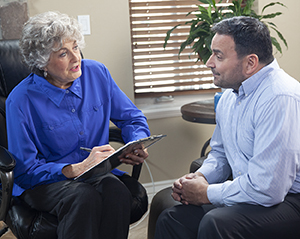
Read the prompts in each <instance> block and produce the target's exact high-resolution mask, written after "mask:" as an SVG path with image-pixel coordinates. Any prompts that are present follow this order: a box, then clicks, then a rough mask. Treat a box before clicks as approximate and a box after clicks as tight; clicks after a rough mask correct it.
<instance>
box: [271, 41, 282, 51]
mask: <svg viewBox="0 0 300 239" xmlns="http://www.w3.org/2000/svg"><path fill="white" fill-rule="evenodd" d="M271 40H272V44H273V45H274V46H275V47H276V49H277V50H278V51H279V52H280V53H281V54H282V50H281V46H280V44H279V43H278V41H277V39H276V38H275V37H271Z"/></svg>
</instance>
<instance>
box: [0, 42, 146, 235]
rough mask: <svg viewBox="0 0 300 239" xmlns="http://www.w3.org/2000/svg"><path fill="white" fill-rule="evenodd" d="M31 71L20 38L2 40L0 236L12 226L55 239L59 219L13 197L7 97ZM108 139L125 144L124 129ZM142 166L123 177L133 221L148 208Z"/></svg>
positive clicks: (23, 232)
mask: <svg viewBox="0 0 300 239" xmlns="http://www.w3.org/2000/svg"><path fill="white" fill-rule="evenodd" d="M29 73H30V72H29V70H28V69H27V68H26V67H25V66H24V65H23V64H22V63H21V57H20V54H19V43H18V40H7V41H0V178H1V184H2V190H0V201H1V205H0V221H4V222H5V224H6V225H7V227H4V228H3V229H2V230H0V237H1V236H2V235H3V234H4V233H5V232H6V231H7V230H8V228H10V230H11V231H12V232H13V234H14V235H15V236H16V237H17V238H20V239H29V238H43V239H48V238H49V239H54V238H57V235H56V227H57V218H56V217H55V216H53V215H51V214H49V213H47V212H41V211H37V210H35V209H32V208H31V207H29V206H28V205H27V204H26V203H25V202H24V201H22V200H20V198H18V197H14V196H12V186H13V181H14V174H13V169H14V167H15V164H16V162H15V160H14V158H13V157H12V155H11V154H10V153H9V151H8V150H7V136H6V119H5V100H6V98H7V96H8V94H9V92H10V91H11V90H12V89H13V88H14V87H15V86H16V85H17V84H18V83H19V82H20V81H21V80H22V79H24V78H25V77H26V76H27V75H28V74H29ZM109 140H110V142H119V143H122V144H124V142H123V139H122V137H121V130H119V129H118V128H115V127H112V128H110V132H109ZM141 167H142V165H137V166H133V169H132V175H131V176H129V175H128V174H124V175H123V176H121V177H120V179H121V180H122V182H123V183H124V184H125V185H126V186H127V187H128V189H129V190H130V192H131V194H132V197H133V203H132V207H131V218H130V222H131V223H134V222H136V221H138V220H139V219H140V218H141V217H142V216H143V215H144V214H145V212H146V211H147V210H148V197H147V192H146V190H145V188H144V187H143V186H142V185H141V184H140V183H139V182H138V178H139V175H140V171H141Z"/></svg>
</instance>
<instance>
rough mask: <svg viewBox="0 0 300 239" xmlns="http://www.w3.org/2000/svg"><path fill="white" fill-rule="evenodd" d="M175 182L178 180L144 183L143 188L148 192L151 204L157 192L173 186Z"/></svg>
mask: <svg viewBox="0 0 300 239" xmlns="http://www.w3.org/2000/svg"><path fill="white" fill-rule="evenodd" d="M175 180H176V179H171V180H164V181H158V182H153V183H144V184H143V186H144V187H145V189H146V191H147V194H148V200H149V203H150V202H151V201H152V198H153V197H154V195H155V194H156V193H157V192H159V191H160V190H162V189H164V188H167V187H170V186H172V185H173V183H174V181H175Z"/></svg>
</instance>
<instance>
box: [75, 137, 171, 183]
mask: <svg viewBox="0 0 300 239" xmlns="http://www.w3.org/2000/svg"><path fill="white" fill-rule="evenodd" d="M164 137H166V135H162V134H161V135H152V136H149V137H147V138H143V139H139V140H136V141H131V142H129V143H127V144H125V145H124V146H122V147H120V148H119V149H118V150H116V151H115V152H114V153H113V154H111V155H110V156H108V157H107V158H106V159H104V160H103V161H101V162H100V163H99V164H97V165H95V166H94V167H92V168H90V169H88V170H87V171H85V172H83V173H82V174H80V175H79V176H77V177H76V178H74V180H77V179H86V178H89V177H91V176H92V175H95V174H98V175H104V174H106V173H108V172H110V171H111V170H112V169H114V168H116V167H118V166H119V165H121V164H122V162H120V158H123V157H124V156H125V155H126V154H128V153H130V152H132V151H133V150H135V149H146V148H149V147H150V146H151V145H153V144H155V143H156V142H157V141H159V140H161V139H162V138H164Z"/></svg>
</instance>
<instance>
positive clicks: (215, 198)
mask: <svg viewBox="0 0 300 239" xmlns="http://www.w3.org/2000/svg"><path fill="white" fill-rule="evenodd" d="M222 186H223V184H222V183H218V184H211V185H209V186H208V188H207V197H208V200H209V201H210V202H211V203H212V204H213V205H214V206H216V207H221V206H224V205H225V204H224V201H223V198H222Z"/></svg>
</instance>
